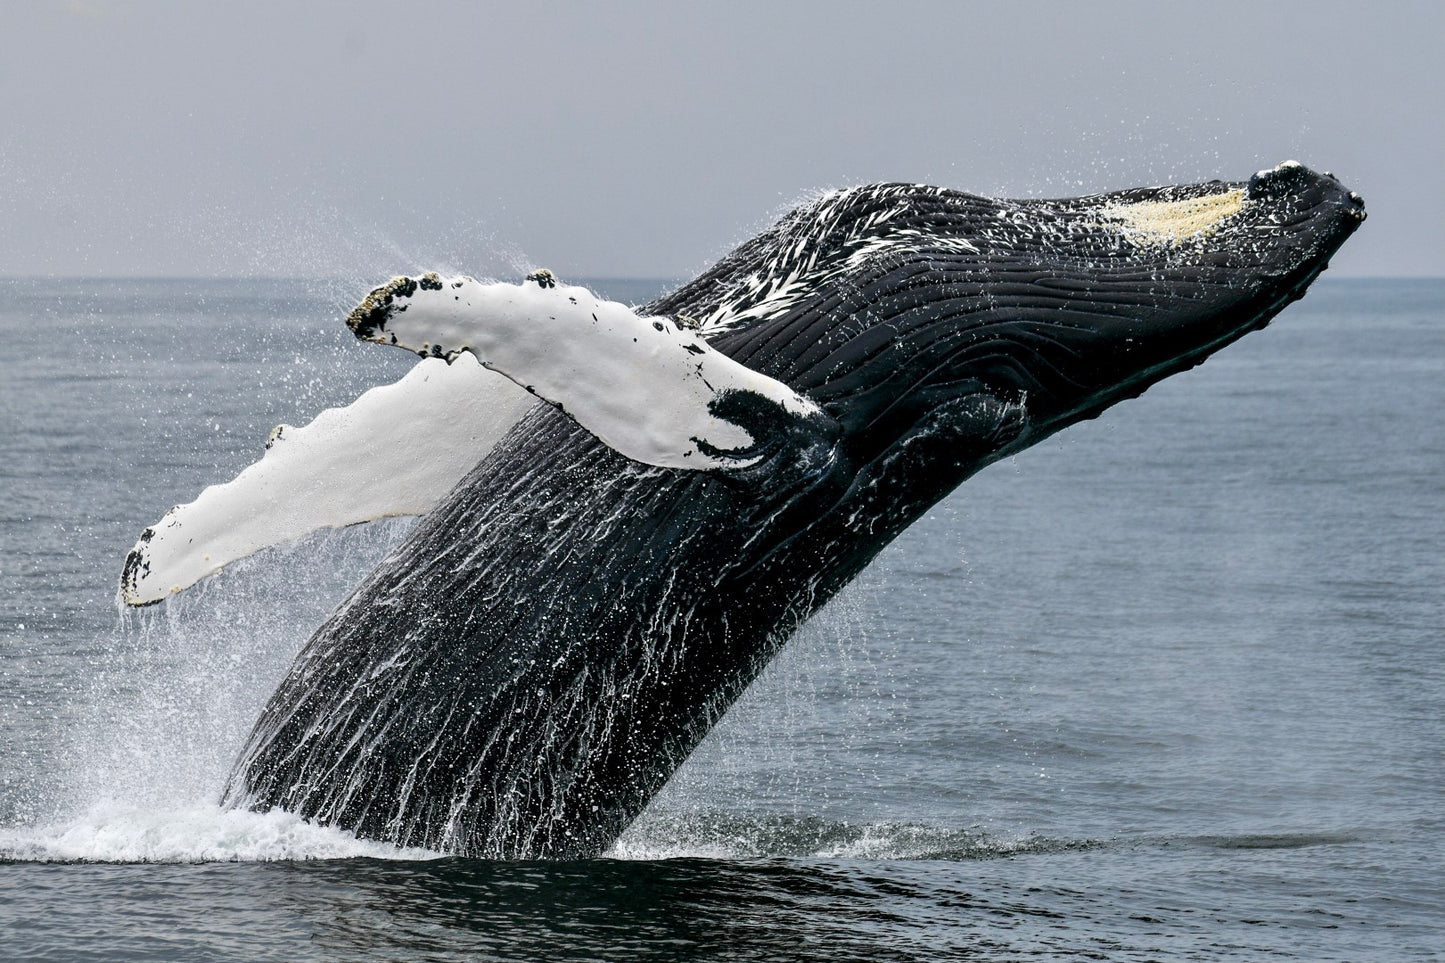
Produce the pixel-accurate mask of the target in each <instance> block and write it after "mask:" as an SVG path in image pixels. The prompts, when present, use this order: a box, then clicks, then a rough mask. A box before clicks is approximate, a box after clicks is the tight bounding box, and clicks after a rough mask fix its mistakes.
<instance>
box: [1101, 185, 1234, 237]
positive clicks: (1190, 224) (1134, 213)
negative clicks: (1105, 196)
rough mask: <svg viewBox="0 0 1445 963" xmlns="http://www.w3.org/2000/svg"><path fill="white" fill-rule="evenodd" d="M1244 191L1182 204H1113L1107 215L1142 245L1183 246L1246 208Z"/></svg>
mask: <svg viewBox="0 0 1445 963" xmlns="http://www.w3.org/2000/svg"><path fill="white" fill-rule="evenodd" d="M1246 203H1247V202H1246V201H1245V197H1244V191H1243V190H1234V191H1225V192H1224V193H1222V194H1209V195H1206V196H1204V197H1190V198H1186V199H1185V200H1182V201H1139V202H1138V203H1135V204H1113V205H1110V206H1109V207H1106V208H1104V209H1103V214H1104V215H1105V216H1106V217H1108V218H1109V219H1110V220H1111V221H1115V222H1122V223H1121V224H1120V226H1121V228H1122V230H1123V232H1124V234H1125V235H1127V236H1128V237H1129V239H1130V240H1132V241H1135V242H1136V243H1139V244H1179V243H1181V242H1183V241H1188V240H1192V239H1194V238H1198V237H1205V236H1207V235H1210V234H1213V233H1214V232H1215V231H1216V230H1218V229H1219V225H1220V223H1221V222H1222V221H1223V220H1224V219H1225V218H1227V217H1229V216H1231V215H1233V214H1238V213H1239V212H1240V210H1242V209H1243V208H1244V205H1245V204H1246Z"/></svg>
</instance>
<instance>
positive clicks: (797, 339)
mask: <svg viewBox="0 0 1445 963" xmlns="http://www.w3.org/2000/svg"><path fill="white" fill-rule="evenodd" d="M1362 219H1363V211H1362V205H1361V204H1360V202H1359V200H1358V197H1357V196H1356V195H1353V194H1350V193H1348V192H1347V191H1345V190H1344V189H1343V188H1341V187H1340V186H1339V184H1338V183H1337V182H1336V181H1334V179H1333V178H1332V177H1329V176H1321V175H1316V174H1313V173H1312V172H1309V171H1307V170H1305V169H1304V168H1301V167H1299V166H1298V165H1281V167H1279V168H1276V169H1274V170H1272V171H1266V172H1261V173H1260V174H1259V175H1256V176H1255V178H1253V179H1252V180H1251V181H1250V182H1249V183H1248V184H1219V183H1212V184H1207V185H1197V186H1193V187H1183V188H1166V189H1149V190H1141V191H1132V192H1123V193H1119V194H1113V195H1098V196H1095V197H1089V198H1079V199H1073V200H1067V201H999V200H991V199H986V198H979V197H974V196H972V195H967V194H960V193H956V192H952V191H944V190H940V189H937V188H925V187H918V186H907V185H881V186H876V187H869V188H858V189H854V190H851V191H845V192H840V193H838V194H834V195H829V196H828V197H825V198H823V199H822V200H820V201H819V202H816V203H815V204H813V205H809V206H806V207H804V208H801V209H799V211H797V212H794V214H792V215H790V216H789V217H787V218H785V219H784V220H783V221H781V222H780V223H779V224H778V225H777V226H775V227H774V228H773V229H772V230H770V231H768V232H766V233H765V234H763V235H761V236H760V237H758V238H756V239H754V240H752V241H749V242H747V243H745V244H744V245H742V246H741V247H740V248H739V249H737V250H736V251H735V252H733V254H731V255H729V256H728V257H727V258H726V259H724V260H723V261H722V262H720V263H719V264H718V265H717V266H716V267H715V268H713V269H712V270H711V271H709V272H707V273H706V274H704V275H702V276H701V277H699V278H698V279H697V280H695V281H693V282H691V283H689V284H687V285H685V286H683V287H682V288H680V289H679V290H677V291H676V292H673V293H672V294H670V295H667V296H665V297H664V298H662V299H660V300H659V301H658V302H655V303H654V304H652V305H649V306H648V307H647V308H646V309H643V310H642V311H641V312H639V313H640V314H644V315H657V316H666V317H671V318H676V319H680V322H679V323H686V324H689V325H691V324H697V325H700V329H701V331H702V332H703V333H704V334H705V336H706V338H707V341H708V343H709V344H710V346H711V348H712V349H714V350H716V351H717V352H720V353H721V354H723V355H726V356H728V357H729V358H731V359H733V360H734V361H736V362H740V363H741V364H742V365H744V366H746V367H747V368H749V369H752V370H753V371H755V372H758V373H761V374H762V375H765V376H767V377H768V378H771V379H776V381H777V382H781V383H782V384H783V385H786V386H788V387H789V388H791V389H792V390H793V391H795V392H797V394H798V395H799V396H801V397H802V398H805V399H808V400H810V401H811V402H812V403H814V404H815V405H816V406H817V408H818V409H819V410H820V411H821V412H823V413H824V414H823V415H820V416H816V417H811V416H810V417H807V418H803V417H793V416H791V415H789V414H788V413H787V412H786V411H784V410H783V409H780V408H778V407H776V406H770V405H768V404H764V403H761V402H759V401H758V400H757V397H756V396H754V395H751V394H748V393H746V392H734V393H730V394H728V393H725V394H722V395H719V398H718V400H717V401H715V402H714V403H713V404H712V406H711V409H710V410H712V411H713V412H714V413H715V414H717V415H718V416H719V417H723V418H726V419H728V420H730V421H731V422H733V423H735V424H737V425H740V426H742V427H743V428H745V429H746V430H747V433H748V435H749V436H750V437H751V439H752V440H753V442H754V444H753V447H752V448H750V449H749V453H750V456H751V457H750V458H749V459H748V460H747V462H746V464H743V463H741V462H739V464H738V466H736V467H726V466H725V467H721V468H714V469H712V470H700V471H694V470H686V469H679V468H673V467H658V466H656V465H650V464H644V463H641V462H639V461H636V460H633V459H631V458H628V457H625V456H624V455H623V454H620V453H619V452H618V451H617V450H614V449H613V447H610V446H609V445H608V444H606V443H604V442H603V441H602V440H600V439H599V437H598V435H596V434H594V433H593V432H592V431H589V430H587V429H586V428H584V427H582V426H581V425H580V424H579V423H578V421H577V420H574V419H573V418H572V417H569V415H568V414H566V413H564V412H563V411H561V410H558V408H556V407H551V406H547V405H538V406H536V407H535V408H533V409H532V410H531V411H530V412H529V413H528V414H527V415H526V416H525V417H523V418H522V420H521V421H520V422H519V423H518V424H517V425H516V426H515V427H514V428H513V429H512V430H511V431H510V432H509V433H508V434H506V435H505V437H503V438H502V440H501V441H500V442H499V443H498V444H497V446H496V447H495V448H493V449H492V450H491V452H490V453H489V454H487V455H486V456H485V457H483V458H482V459H481V460H480V462H479V463H478V464H477V465H476V467H475V468H473V469H472V470H471V471H470V473H469V474H467V475H466V477H465V478H464V479H463V480H462V482H461V483H460V484H458V485H457V486H456V488H455V489H454V490H453V491H452V493H451V494H450V495H449V496H448V497H447V498H445V499H444V500H443V501H442V503H441V504H439V505H438V506H437V507H436V508H435V509H433V510H432V511H431V512H430V513H429V514H428V515H427V516H426V517H425V518H424V519H423V521H422V522H421V523H420V525H419V526H418V527H417V529H416V530H415V531H414V532H413V534H412V535H411V536H410V538H409V539H408V541H407V542H406V543H405V544H404V545H403V546H402V547H401V548H400V549H399V550H398V551H397V552H396V553H394V554H393V555H392V556H391V557H390V558H388V559H387V560H386V561H385V562H383V563H382V564H381V566H380V567H378V568H377V569H376V570H375V571H374V572H372V573H371V575H370V576H369V577H368V578H367V579H366V580H365V582H364V583H363V584H362V585H361V586H360V587H359V588H358V589H357V590H356V592H355V593H354V594H353V595H352V596H351V598H350V599H349V600H348V601H347V602H346V603H344V604H343V605H342V606H341V608H340V609H339V610H338V611H337V612H336V613H335V614H334V615H332V616H331V618H330V619H328V620H327V621H326V623H325V624H324V625H322V626H321V627H320V629H318V630H317V632H316V634H315V635H314V637H313V638H312V639H311V641H310V642H309V643H308V644H307V646H306V647H305V649H304V651H302V653H301V654H300V655H299V656H298V658H297V660H296V662H295V665H294V666H293V668H292V669H291V672H290V674H289V675H288V676H287V678H286V679H285V681H284V682H283V683H282V684H281V686H280V688H279V689H278V690H277V692H276V693H275V695H274V696H273V697H272V699H271V701H270V703H269V704H268V706H267V707H266V709H265V711H264V713H263V715H262V717H261V718H260V720H259V721H258V723H257V725H256V727H255V730H254V732H253V734H252V736H251V738H250V741H249V743H248V744H247V746H246V748H245V750H244V752H243V754H242V756H241V759H240V761H239V762H238V764H237V767H236V769H235V772H234V773H233V776H232V778H231V782H230V786H229V789H228V799H229V800H230V801H231V802H232V803H233V804H238V805H246V806H251V807H255V808H270V807H284V808H286V809H288V810H292V811H295V812H298V813H301V814H303V815H306V816H308V817H312V818H315V819H317V820H319V821H322V822H325V823H329V824H335V825H339V826H343V827H346V828H349V829H352V830H354V831H356V832H357V833H358V834H360V835H363V836H368V837H373V838H377V839H385V840H391V841H394V842H396V843H398V844H406V845H420V846H427V847H431V848H435V849H441V850H445V851H449V852H455V853H464V854H470V855H479V856H494V857H531V856H548V857H576V856H587V855H593V854H597V853H599V852H601V851H602V850H604V849H605V848H606V847H607V846H608V845H609V844H610V843H611V842H612V841H613V840H614V839H615V838H616V837H617V836H618V835H619V834H620V833H621V831H622V830H623V829H624V828H625V827H626V826H627V824H628V823H629V822H630V821H631V820H632V819H633V818H635V817H636V816H637V815H638V814H639V813H640V812H641V811H642V809H643V808H644V807H645V806H646V804H647V802H648V800H649V799H651V797H652V796H653V795H654V794H655V793H656V792H657V790H658V789H660V788H661V786H662V785H663V783H665V782H666V781H667V779H668V778H669V777H670V776H671V775H672V773H673V772H674V771H675V770H676V768H677V767H678V766H679V765H680V764H681V763H682V761H683V760H684V759H685V758H686V757H687V755H688V754H689V752H691V750H692V749H693V748H694V747H695V746H696V745H697V743H698V742H699V741H700V740H701V739H702V738H703V736H704V735H705V734H706V733H707V732H708V730H709V728H710V727H711V726H712V725H713V723H714V722H716V721H717V719H718V718H719V717H720V716H721V715H722V713H723V712H724V711H726V709H727V707H728V706H729V705H730V704H731V703H732V702H733V700H734V699H736V698H737V696H738V695H739V694H740V693H741V692H742V691H743V690H744V689H745V688H746V687H747V685H748V684H749V682H751V681H752V679H753V678H754V677H755V676H756V675H757V673H758V672H759V671H760V670H761V669H762V668H763V666H764V665H766V664H767V662H768V660H769V659H770V658H771V657H772V656H773V655H774V654H775V653H776V652H777V651H778V649H779V648H780V647H781V646H782V645H783V644H784V643H785V642H786V641H787V639H788V638H789V636H790V635H791V634H792V632H793V631H794V630H795V629H796V628H797V627H798V626H799V625H800V624H801V623H802V622H803V621H804V620H805V619H806V618H807V617H808V616H809V615H810V614H812V613H813V612H814V611H816V610H817V609H818V607H820V606H821V605H822V604H823V603H825V602H826V601H827V600H828V599H829V598H831V597H832V596H833V595H834V594H835V593H836V592H837V591H838V590H839V589H840V588H842V587H843V586H844V585H845V584H847V583H848V581H849V580H850V579H852V578H853V577H854V576H856V575H857V574H858V573H859V572H860V571H861V570H862V569H863V568H864V567H865V566H866V565H867V564H868V563H869V562H870V561H871V560H872V559H873V558H874V557H875V556H876V555H877V554H878V552H879V551H881V550H882V548H883V547H884V546H885V545H887V544H888V543H889V541H891V540H892V539H893V538H894V537H895V536H896V535H898V534H899V533H900V532H901V531H903V529H904V528H906V527H907V526H908V525H909V524H911V523H912V522H913V521H915V520H916V519H917V518H919V517H920V515H922V514H923V513H924V512H925V511H926V510H927V509H928V507H929V506H931V505H933V504H934V503H935V502H937V501H938V500H939V499H940V498H942V497H943V496H945V495H946V494H948V493H949V492H950V491H952V490H953V489H954V488H955V487H956V486H957V485H958V484H959V483H960V482H962V481H963V480H964V479H966V478H967V477H968V476H969V475H971V474H973V473H974V472H976V471H978V470H979V469H980V468H982V467H984V466H985V465H987V464H989V463H991V462H992V461H994V460H997V459H998V458H1002V457H1005V456H1007V455H1009V454H1011V453H1013V452H1016V451H1018V450H1020V449H1022V448H1024V447H1027V446H1028V445H1031V444H1033V443H1034V442H1036V441H1038V440H1040V439H1041V438H1043V437H1046V436H1048V435H1049V434H1052V433H1053V432H1055V431H1058V430H1059V429H1061V428H1063V427H1065V426H1067V425H1068V424H1072V423H1074V422H1076V421H1078V420H1080V419H1083V418H1088V417H1093V416H1094V415H1097V414H1098V413H1099V412H1100V411H1102V410H1103V409H1104V408H1106V407H1108V406H1109V405H1110V404H1113V403H1114V402H1116V401H1118V400H1121V399H1122V398H1126V397H1132V396H1134V395H1137V394H1138V393H1139V392H1141V391H1143V390H1144V389H1145V388H1147V387H1148V386H1149V385H1150V384H1153V383H1154V382H1156V381H1158V380H1159V379H1161V378H1163V377H1165V376H1167V375H1169V374H1171V373H1173V372H1176V371H1179V370H1182V369H1185V368H1188V367H1190V366H1192V365H1194V364H1197V363H1199V362H1200V361H1202V360H1203V359H1204V357H1206V356H1207V355H1208V354H1209V353H1211V352H1212V351H1214V350H1216V349H1217V348H1219V347H1221V346H1222V345H1224V344H1227V343H1228V342H1230V341H1232V340H1234V339H1236V338H1238V337H1240V336H1241V335H1243V334H1244V333H1246V332H1247V331H1249V330H1252V329H1254V328H1257V327H1260V326H1262V325H1263V324H1264V323H1266V322H1267V321H1268V320H1269V319H1270V318H1271V317H1272V316H1273V315H1274V314H1275V313H1276V312H1277V311H1279V310H1280V309H1281V308H1282V307H1283V306H1284V305H1285V304H1287V303H1288V302H1289V301H1290V300H1292V299H1294V298H1297V297H1299V296H1300V295H1301V294H1302V293H1303V291H1304V289H1305V287H1306V286H1307V285H1308V284H1309V283H1310V281H1312V280H1313V279H1314V278H1315V277H1316V276H1317V275H1318V273H1319V272H1320V271H1321V270H1323V268H1324V266H1325V263H1326V261H1327V259H1328V257H1329V256H1330V254H1331V253H1332V252H1333V251H1334V250H1335V249H1336V248H1337V247H1338V246H1339V244H1340V243H1342V242H1343V241H1344V239H1345V238H1346V237H1347V236H1348V235H1349V234H1350V233H1351V231H1353V229H1354V228H1355V227H1356V226H1357V225H1358V223H1359V222H1360V221H1361V220H1362ZM392 290H395V289H392ZM381 292H382V289H379V292H378V293H381ZM403 293H404V292H403ZM400 297H401V294H398V298H400ZM388 300H389V299H388ZM387 310H388V311H391V312H393V313H392V314H390V315H389V317H391V318H392V319H393V320H395V319H397V318H401V317H402V315H401V314H400V313H399V312H401V311H405V310H406V308H405V306H403V305H402V302H401V301H398V303H397V304H396V305H393V306H392V307H390V308H387ZM413 316H415V315H413ZM378 324H380V322H378ZM367 325H368V328H367V329H368V331H369V330H371V326H370V322H369V321H368V322H367ZM704 447H706V446H704V445H702V444H701V443H700V444H699V448H704Z"/></svg>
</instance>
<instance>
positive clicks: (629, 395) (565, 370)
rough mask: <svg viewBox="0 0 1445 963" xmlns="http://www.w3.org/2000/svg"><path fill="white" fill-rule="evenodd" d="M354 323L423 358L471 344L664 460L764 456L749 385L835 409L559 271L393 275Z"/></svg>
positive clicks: (620, 446) (590, 421) (799, 408)
mask: <svg viewBox="0 0 1445 963" xmlns="http://www.w3.org/2000/svg"><path fill="white" fill-rule="evenodd" d="M679 321H681V323H679ZM346 323H347V324H348V325H349V326H350V327H351V330H352V331H353V332H354V333H355V334H356V336H357V337H358V338H360V339H362V340H363V341H372V342H376V343H378V344H390V345H395V346H397V347H400V348H406V349H408V350H410V351H415V352H416V353H417V354H420V355H421V356H422V357H439V358H447V359H451V358H455V357H457V356H459V355H460V354H462V353H463V352H470V353H472V354H474V355H476V357H477V358H478V359H480V360H481V362H482V364H483V365H485V366H486V367H488V368H491V369H493V370H495V371H498V372H501V373H502V374H504V375H506V376H507V377H508V378H511V379H512V380H513V381H515V382H517V383H518V384H520V385H522V386H523V387H525V388H526V389H527V390H528V391H531V392H532V393H533V394H535V395H537V396H538V397H540V398H542V399H543V400H545V401H549V402H551V403H552V404H554V405H556V406H557V407H558V408H561V409H562V410H563V411H565V412H566V413H567V414H569V415H571V416H572V418H574V419H575V420H576V421H577V422H578V423H579V424H580V425H582V427H584V428H586V429H587V430H588V431H590V432H592V434H594V435H596V436H597V437H598V438H600V439H601V440H602V441H603V442H605V443H606V444H607V445H608V447H610V448H612V449H614V450H615V451H618V452H621V453H622V454H624V455H626V456H627V457H628V458H631V459H633V460H634V461H639V462H642V463H644V464H648V465H656V466H658V467H662V468H689V469H717V468H746V467H748V466H750V465H753V464H756V463H757V462H759V461H760V460H762V458H763V457H764V454H763V448H762V445H761V444H760V439H759V438H756V437H755V434H756V427H755V426H751V427H754V430H753V431H750V430H749V427H750V425H749V424H744V423H740V422H739V420H737V418H738V415H737V412H739V411H746V409H747V408H748V407H749V406H747V405H739V404H737V401H738V398H737V397H736V396H738V395H752V396H757V398H756V399H754V400H755V401H756V400H758V399H761V402H762V403H763V404H765V405H770V406H772V407H773V408H774V409H775V410H774V411H772V412H768V413H762V414H763V420H764V421H776V418H775V417H770V416H776V415H778V414H782V415H784V416H790V417H791V418H796V419H824V418H826V416H824V415H823V413H822V410H821V409H820V408H819V407H818V406H817V405H816V404H814V403H813V402H812V401H811V400H809V399H808V398H806V397H804V396H803V395H800V394H799V393H797V392H796V391H794V390H793V389H792V388H790V387H788V386H787V385H785V384H783V383H782V382H781V381H778V380H776V379H774V378H770V377H768V376H767V375H764V374H761V373H759V372H757V371H754V370H753V369H751V368H748V367H746V366H745V365H742V364H739V363H738V362H736V361H734V360H733V359H732V358H729V357H728V356H727V355H725V354H723V353H721V352H719V351H716V350H714V349H713V348H712V347H711V346H710V345H709V344H708V343H707V342H706V341H704V340H703V339H702V337H701V336H700V335H699V334H698V333H697V332H696V331H694V330H690V328H689V323H688V321H687V320H686V319H678V321H675V320H673V319H672V318H666V317H642V316H639V315H638V314H637V313H636V312H635V311H633V310H632V309H631V308H629V307H628V306H627V305H625V304H620V303H618V302H616V301H607V300H605V299H603V298H600V297H598V296H597V295H595V294H593V293H592V292H591V291H589V290H587V289H586V288H583V287H575V286H570V285H563V284H559V283H558V282H557V279H556V278H555V277H553V276H552V273H551V272H550V271H538V272H535V273H533V274H530V275H528V276H527V279H526V280H525V281H524V282H523V283H522V284H506V283H500V282H496V283H484V282H481V281H477V280H475V279H473V278H469V277H458V278H442V277H440V276H438V275H436V274H426V275H423V276H422V277H420V278H409V277H398V278H393V279H392V280H391V281H390V282H388V283H387V284H384V285H382V286H381V287H379V288H377V289H376V290H374V291H372V292H371V294H370V295H368V296H367V298H366V300H365V301H363V302H362V303H361V304H360V305H359V306H358V307H357V308H356V310H355V311H353V312H352V313H351V316H350V317H349V318H348V319H347V322H346ZM778 409H780V410H778ZM730 413H731V414H733V417H732V418H729V417H724V415H727V414H730ZM743 421H745V422H751V421H752V419H751V418H747V417H746V416H744V418H743Z"/></svg>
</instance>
